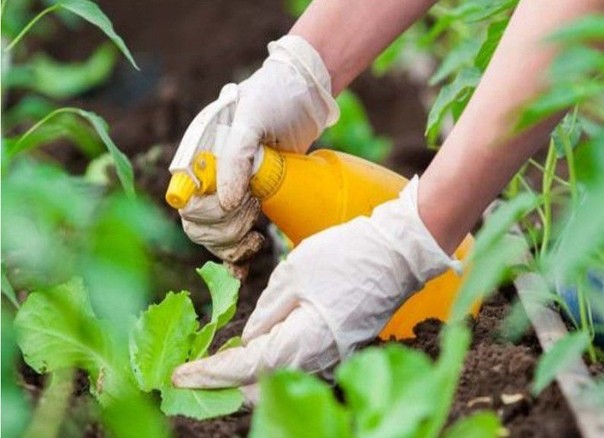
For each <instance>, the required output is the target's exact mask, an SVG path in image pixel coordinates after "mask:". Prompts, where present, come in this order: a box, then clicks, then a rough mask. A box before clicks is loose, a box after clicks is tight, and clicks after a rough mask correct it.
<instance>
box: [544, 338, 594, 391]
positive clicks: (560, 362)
mask: <svg viewBox="0 0 604 438" xmlns="http://www.w3.org/2000/svg"><path fill="white" fill-rule="evenodd" d="M589 343H590V339H589V335H588V334H587V333H584V332H575V333H569V334H568V335H566V336H565V337H564V338H562V339H560V340H559V341H558V342H556V343H555V344H554V346H553V347H552V348H551V350H549V351H548V352H546V353H545V354H543V355H542V356H541V357H540V358H539V363H538V364H537V369H536V370H535V378H534V381H533V387H532V392H533V394H534V395H535V396H537V395H539V393H541V391H543V390H544V389H545V388H546V387H547V385H549V384H550V383H551V382H552V380H554V379H555V378H556V374H558V373H559V372H560V371H563V370H564V369H565V368H566V367H567V366H568V365H569V364H570V363H571V362H572V361H574V360H577V359H579V358H580V357H581V355H582V354H583V352H584V351H585V350H586V349H587V347H588V345H589Z"/></svg>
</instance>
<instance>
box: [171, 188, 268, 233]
mask: <svg viewBox="0 0 604 438" xmlns="http://www.w3.org/2000/svg"><path fill="white" fill-rule="evenodd" d="M261 210H262V205H261V204H260V200H259V199H258V198H255V197H253V196H250V195H249V194H248V195H245V196H244V198H243V200H242V202H241V204H240V205H239V206H238V207H237V208H236V209H235V210H232V211H225V210H223V208H222V207H221V205H220V202H219V201H218V196H216V195H215V194H212V195H207V196H193V197H192V198H191V200H190V201H189V202H188V204H187V205H186V206H185V207H184V208H182V209H181V210H179V213H180V216H181V217H182V218H183V219H184V220H186V221H188V222H195V223H197V224H199V225H203V224H214V225H217V226H222V227H223V228H226V227H227V226H229V227H231V228H233V229H235V230H237V232H235V233H233V234H234V235H235V236H238V235H241V234H243V233H244V232H247V231H248V230H249V229H250V228H252V226H253V225H254V223H255V222H256V219H257V218H258V216H259V215H260V211H261ZM227 231H228V230H226V229H223V230H221V232H222V233H225V232H227Z"/></svg>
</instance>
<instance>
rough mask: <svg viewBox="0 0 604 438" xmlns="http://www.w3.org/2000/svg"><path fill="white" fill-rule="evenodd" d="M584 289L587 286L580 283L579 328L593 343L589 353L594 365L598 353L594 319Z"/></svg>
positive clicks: (578, 286) (578, 290)
mask: <svg viewBox="0 0 604 438" xmlns="http://www.w3.org/2000/svg"><path fill="white" fill-rule="evenodd" d="M584 287H585V285H584V284H583V281H579V283H578V284H577V301H578V303H579V317H580V320H581V321H580V322H581V326H580V327H579V328H580V329H581V330H583V331H585V332H586V333H587V334H588V335H589V338H590V339H591V341H592V342H590V343H589V347H588V348H587V352H588V354H589V360H590V361H591V362H592V363H593V362H595V361H596V351H595V349H594V346H593V339H594V334H595V330H594V327H593V319H591V309H590V305H589V302H588V301H587V297H586V296H585V289H584Z"/></svg>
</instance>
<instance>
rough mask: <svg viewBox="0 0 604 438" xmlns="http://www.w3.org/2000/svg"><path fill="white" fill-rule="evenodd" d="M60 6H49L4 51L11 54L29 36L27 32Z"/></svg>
mask: <svg viewBox="0 0 604 438" xmlns="http://www.w3.org/2000/svg"><path fill="white" fill-rule="evenodd" d="M5 3H6V2H5ZM59 8H60V5H59V4H56V5H52V6H49V7H48V8H46V9H44V10H43V11H42V12H40V13H39V14H38V15H36V16H35V17H34V18H33V19H32V20H31V21H30V22H29V23H27V24H26V25H25V27H24V28H23V30H22V31H21V32H19V35H17V36H16V37H15V39H14V40H12V41H11V43H10V44H9V45H8V47H6V49H4V51H5V52H9V51H11V50H12V49H13V47H15V46H16V45H17V44H18V43H19V41H21V40H22V39H23V37H24V36H25V34H27V32H29V30H30V29H31V28H32V27H33V26H34V25H35V24H36V23H37V22H38V21H40V19H42V18H43V17H44V16H45V15H47V14H50V13H51V12H53V11H55V10H56V9H59Z"/></svg>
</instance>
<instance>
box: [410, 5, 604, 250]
mask: <svg viewBox="0 0 604 438" xmlns="http://www.w3.org/2000/svg"><path fill="white" fill-rule="evenodd" d="M603 9H604V2H603V1H602V0H581V1H578V0H522V1H521V2H520V4H519V5H518V7H517V8H516V10H515V11H514V14H513V16H512V19H511V20H510V23H509V25H508V27H507V29H506V31H505V33H504V35H503V37H502V39H501V42H500V44H499V46H498V47H497V49H496V51H495V53H494V55H493V58H492V59H491V62H490V63H489V66H488V68H487V69H486V71H485V73H484V75H483V77H482V80H481V81H480V84H479V85H478V87H477V89H476V91H475V92H474V95H473V96H472V99H471V100H470V102H469V103H468V105H467V107H466V109H465V111H464V112H463V114H462V115H461V117H460V119H459V120H458V122H457V123H456V125H455V127H454V128H453V130H452V132H451V134H450V135H449V136H448V137H447V139H446V140H445V142H444V144H443V145H442V147H441V149H440V151H439V152H438V154H437V155H436V157H435V158H434V160H433V161H432V162H431V163H430V166H428V169H427V170H426V171H425V173H424V174H423V175H422V177H421V179H420V186H419V187H420V188H419V211H420V216H421V217H422V219H423V220H424V223H425V224H426V226H427V227H428V229H429V230H430V232H431V233H432V235H433V236H434V238H435V239H436V241H437V242H439V244H440V245H441V247H442V248H443V249H444V250H445V251H446V252H447V253H449V254H451V253H453V251H454V250H455V248H456V247H457V246H458V245H459V243H460V242H461V241H462V239H463V237H464V236H465V235H466V234H467V233H468V232H469V231H470V230H471V229H472V227H473V226H474V224H475V223H476V222H477V220H478V219H479V217H480V215H481V214H482V212H483V211H484V209H485V208H486V207H487V205H488V204H489V203H490V202H491V201H492V200H493V199H494V198H495V197H496V196H497V195H498V194H499V193H500V192H501V190H502V189H503V188H504V187H505V185H506V184H507V183H508V182H509V180H510V179H511V178H512V176H513V175H514V174H515V173H516V172H517V171H518V169H519V168H520V167H521V166H522V165H523V164H524V163H525V162H526V160H528V158H530V157H531V156H532V155H533V154H534V153H535V152H536V151H537V150H538V149H539V148H540V147H542V146H543V145H544V143H545V142H546V141H547V138H548V135H549V133H550V132H551V130H552V128H553V127H554V126H555V124H556V123H557V121H558V120H559V118H560V115H557V116H554V117H551V118H549V119H547V120H545V121H543V122H542V123H540V124H538V125H537V126H535V127H533V128H531V129H529V130H527V131H524V132H522V133H520V134H514V133H513V131H514V127H515V124H516V122H517V119H516V117H517V116H518V114H519V111H520V109H521V107H522V106H523V105H524V104H527V103H528V102H529V101H530V100H531V98H534V97H535V96H536V95H537V94H538V93H539V92H541V91H544V90H545V89H546V88H547V86H548V83H547V72H548V67H549V65H550V64H551V62H552V60H553V58H554V57H555V55H556V53H557V50H558V49H557V47H556V45H555V44H553V43H552V42H549V41H546V39H547V37H548V35H550V34H551V33H552V32H554V31H555V30H557V29H560V28H561V27H563V26H564V25H565V24H567V23H570V22H571V21H573V20H576V19H577V18H579V17H581V16H584V15H586V14H588V13H590V12H591V13H594V12H597V11H602V10H603Z"/></svg>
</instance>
